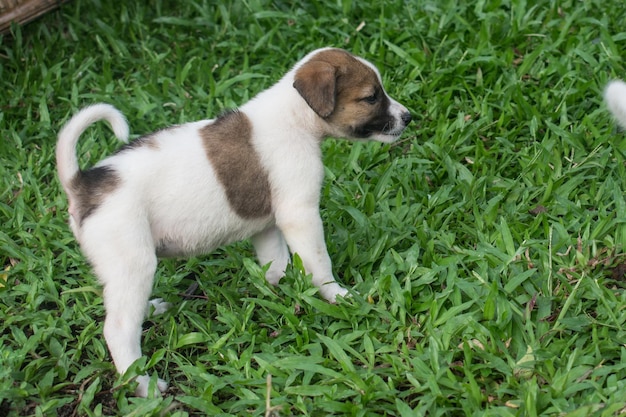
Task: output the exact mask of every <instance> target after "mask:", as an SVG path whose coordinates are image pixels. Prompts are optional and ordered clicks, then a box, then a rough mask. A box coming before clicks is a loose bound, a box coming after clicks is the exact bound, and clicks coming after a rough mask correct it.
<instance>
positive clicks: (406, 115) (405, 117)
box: [400, 112, 413, 126]
mask: <svg viewBox="0 0 626 417" xmlns="http://www.w3.org/2000/svg"><path fill="white" fill-rule="evenodd" d="M400 117H401V118H402V122H404V125H405V126H407V125H408V124H409V123H411V120H413V116H411V113H409V112H406V113H403V114H402V116H400Z"/></svg>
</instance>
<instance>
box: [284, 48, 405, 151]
mask: <svg viewBox="0 0 626 417" xmlns="http://www.w3.org/2000/svg"><path fill="white" fill-rule="evenodd" d="M293 86H294V87H295V89H296V90H297V91H298V93H299V94H300V95H301V96H302V98H304V100H305V101H306V103H307V104H308V105H309V107H310V108H311V109H313V111H314V112H315V113H316V114H317V115H318V116H319V117H321V118H322V119H323V120H324V121H325V123H326V124H327V126H328V132H327V133H328V134H329V135H331V136H338V137H344V138H348V139H373V140H377V141H380V142H385V143H389V142H393V141H395V140H396V139H397V138H398V137H399V136H400V134H401V133H402V131H403V130H404V128H405V127H406V126H407V125H408V124H409V122H410V121H411V113H409V111H408V110H407V109H406V107H404V106H403V105H401V104H400V103H398V102H397V101H395V100H393V99H392V98H391V97H389V96H388V95H387V93H386V92H385V90H384V88H383V86H382V82H381V78H380V74H379V73H378V70H377V69H376V67H374V66H373V65H372V64H370V63H369V62H367V61H365V60H364V59H362V58H359V57H356V56H354V55H352V54H350V53H348V52H346V51H344V50H341V49H323V50H320V51H316V52H313V53H312V54H310V55H309V57H308V58H305V60H304V62H303V64H302V65H301V66H300V67H299V68H297V69H296V73H295V76H294V83H293Z"/></svg>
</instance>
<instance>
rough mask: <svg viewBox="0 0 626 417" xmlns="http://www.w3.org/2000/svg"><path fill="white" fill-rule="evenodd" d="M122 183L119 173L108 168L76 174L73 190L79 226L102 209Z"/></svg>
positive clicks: (97, 168)
mask: <svg viewBox="0 0 626 417" xmlns="http://www.w3.org/2000/svg"><path fill="white" fill-rule="evenodd" d="M120 181H121V180H120V178H119V176H118V175H117V172H115V170H114V169H113V168H111V167H108V166H100V167H94V168H91V169H88V170H86V171H79V172H78V173H77V174H76V176H75V177H74V179H73V180H72V188H73V189H74V193H75V194H76V202H75V204H76V207H77V212H78V220H79V225H82V224H83V222H84V221H85V219H86V218H87V217H89V216H90V215H91V214H92V213H93V212H94V211H95V210H97V209H98V207H100V205H101V204H102V202H103V201H104V199H105V198H106V196H107V195H108V194H110V193H111V192H113V190H115V189H116V188H117V186H118V185H119V183H120Z"/></svg>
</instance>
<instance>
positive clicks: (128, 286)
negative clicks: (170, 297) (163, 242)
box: [88, 228, 167, 397]
mask: <svg viewBox="0 0 626 417" xmlns="http://www.w3.org/2000/svg"><path fill="white" fill-rule="evenodd" d="M110 229H112V230H113V232H111V233H110V234H100V237H101V239H98V242H97V243H96V244H97V245H98V246H97V250H89V251H88V256H89V258H90V260H91V262H92V263H93V266H94V270H95V272H96V274H97V275H98V278H99V279H100V281H101V282H102V284H103V285H104V293H103V295H104V306H105V309H106V318H105V321H104V338H105V339H106V342H107V346H108V347H109V351H110V353H111V357H112V358H113V362H114V364H115V367H116V369H117V371H118V372H119V373H120V374H123V373H124V372H126V370H127V369H128V367H129V366H130V365H131V364H132V363H133V362H134V361H136V360H137V359H139V358H140V357H141V355H142V353H141V331H142V323H143V320H144V317H145V315H146V310H147V306H148V298H149V297H150V294H151V292H152V283H153V280H154V274H155V272H156V265H157V259H156V255H155V253H154V250H153V247H152V243H151V239H150V237H149V236H137V235H136V234H135V233H133V232H138V229H137V228H134V230H132V231H130V232H129V233H123V232H122V233H116V232H115V230H116V229H117V230H128V229H124V228H120V229H118V228H110ZM102 237H105V238H104V239H102ZM92 249H93V248H92ZM137 382H138V386H137V390H136V392H135V394H136V395H137V396H140V397H146V396H147V395H148V385H149V382H150V378H149V377H148V376H147V375H142V376H139V377H138V378H137ZM157 385H158V389H159V391H161V392H163V391H165V390H166V389H167V384H166V383H165V381H162V380H159V381H158V383H157Z"/></svg>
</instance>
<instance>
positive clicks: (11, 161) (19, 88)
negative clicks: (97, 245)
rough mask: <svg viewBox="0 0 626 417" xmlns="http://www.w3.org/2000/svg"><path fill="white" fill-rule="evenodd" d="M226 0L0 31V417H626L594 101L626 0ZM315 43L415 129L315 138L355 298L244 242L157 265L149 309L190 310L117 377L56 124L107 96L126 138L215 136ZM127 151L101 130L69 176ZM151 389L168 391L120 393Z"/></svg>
mask: <svg viewBox="0 0 626 417" xmlns="http://www.w3.org/2000/svg"><path fill="white" fill-rule="evenodd" d="M213 3H214V2H202V1H200V0H197V1H196V0H192V1H186V2H168V1H158V0H155V1H152V2H148V3H144V2H121V3H120V4H115V5H113V3H110V2H102V1H98V0H93V1H86V0H85V1H83V0H75V1H72V2H70V3H68V4H66V5H64V6H63V7H62V9H61V10H60V11H57V12H54V13H51V14H49V15H47V16H46V17H45V18H43V19H41V20H38V21H37V22H34V23H32V24H29V25H27V26H25V27H22V28H18V27H14V28H13V31H12V34H10V35H5V36H3V37H2V38H0V85H1V91H2V92H3V93H2V98H1V99H0V138H1V141H0V158H1V163H0V181H1V185H0V218H1V219H2V224H3V225H4V226H3V227H2V229H0V260H1V261H2V265H1V267H2V270H3V271H2V272H0V342H1V348H0V415H9V416H53V415H59V416H100V415H127V416H139V415H142V416H143V415H158V416H162V415H171V416H187V415H212V416H221V415H253V416H255V415H256V416H260V415H267V416H269V415H274V416H275V415H281V416H283V415H311V416H319V415H346V416H376V415H380V416H403V417H406V416H421V415H428V416H457V415H458V416H462V415H468V416H469V415H471V416H570V417H576V416H590V415H597V416H614V415H620V414H624V413H626V332H625V330H626V324H625V323H626V311H625V309H624V306H625V305H626V293H625V291H624V286H625V284H624V273H625V271H626V268H625V266H626V260H625V259H624V253H625V251H624V248H625V247H626V200H625V198H624V190H626V165H625V162H626V141H625V140H624V134H623V133H621V132H618V131H616V129H615V127H614V123H613V122H612V121H611V120H610V117H609V115H608V114H607V112H606V110H605V109H604V108H603V106H602V103H601V92H602V88H603V86H604V85H605V84H606V82H607V81H608V80H609V79H612V78H616V77H620V76H624V74H626V71H625V66H624V60H623V59H624V57H625V56H626V55H625V54H624V45H625V43H626V32H624V30H625V29H624V27H623V16H624V15H625V13H626V3H624V2H623V1H621V0H604V1H598V0H592V1H587V2H579V1H567V0H564V1H557V2H552V1H548V0H536V1H532V2H529V1H524V0H516V1H506V0H482V1H478V2H473V3H472V2H457V1H452V0H444V1H435V0H424V1H420V2H410V1H400V0H390V1H385V2H353V1H350V0H342V1H340V0H337V1H330V0H327V1H322V0H319V1H316V0H313V1H310V2H297V3H296V4H291V3H290V2H282V1H276V2H268V1H265V0H249V1H242V2H233V4H230V5H229V4H220V5H216V4H213ZM298 3H301V4H298ZM375 3H377V4H375ZM458 3H461V4H458ZM465 3H467V4H465ZM325 45H333V46H339V47H344V48H347V49H350V50H351V51H353V52H355V53H357V54H360V55H363V56H365V57H366V58H368V59H370V60H371V61H373V62H375V63H376V64H377V65H378V66H379V68H380V69H381V71H382V74H383V79H384V83H385V85H386V86H387V89H388V91H389V92H390V94H391V95H393V96H394V97H395V98H396V99H398V100H399V101H401V102H402V103H404V104H405V105H407V106H408V107H409V108H410V109H411V111H412V112H413V114H414V115H415V122H414V124H412V125H411V127H410V129H409V131H408V132H407V133H405V135H404V136H403V139H402V140H401V141H400V142H399V143H396V144H394V145H391V146H390V145H381V144H375V143H368V144H365V143H356V144H354V143H348V142H345V141H337V140H329V141H327V142H325V143H324V145H323V147H324V151H325V164H326V167H327V168H326V181H325V184H324V188H323V190H322V215H323V218H324V222H325V229H326V234H327V242H328V246H329V250H330V253H331V258H332V260H333V263H334V270H335V273H336V275H337V277H338V279H339V280H340V281H341V282H343V283H344V284H345V285H346V286H348V287H350V288H353V289H354V290H355V292H354V296H353V298H352V299H350V300H348V301H344V302H340V303H339V304H337V305H329V304H326V303H325V302H323V301H322V300H321V299H320V297H319V296H318V295H317V294H316V290H315V289H314V288H313V287H312V285H311V284H310V280H307V279H306V276H305V275H304V274H303V273H302V272H301V268H299V267H298V262H297V259H296V262H295V264H296V265H295V267H293V268H292V269H290V270H289V271H288V274H287V277H286V278H285V279H284V280H283V281H281V285H280V286H279V288H273V287H270V286H268V285H267V284H266V283H265V282H264V279H263V271H262V269H261V268H260V267H258V266H256V264H255V262H254V257H253V254H252V251H251V248H250V246H249V244H247V243H245V242H244V243H240V244H236V245H233V246H230V247H226V248H223V249H220V250H219V251H217V252H216V253H214V254H211V255H209V256H205V257H200V258H194V259H189V260H176V261H171V260H170V261H163V262H162V263H161V264H160V267H159V271H158V274H157V278H156V280H157V284H158V285H157V286H156V288H155V290H154V294H155V296H158V297H162V298H164V299H166V300H168V301H170V302H173V303H174V304H175V305H176V307H175V308H173V309H172V310H171V311H170V312H168V313H166V314H165V315H164V316H159V317H155V318H151V319H149V320H147V321H146V325H145V332H144V335H143V347H144V352H145V353H146V355H147V356H146V357H144V358H142V360H140V361H138V362H137V363H136V364H135V366H134V367H133V368H132V369H131V370H130V371H129V374H128V375H126V376H123V377H119V376H117V375H116V374H115V371H114V368H113V366H112V365H111V363H110V359H109V355H108V352H107V349H106V345H105V343H104V339H103V337H102V318H103V314H104V311H103V307H102V301H101V298H100V291H101V290H100V288H99V287H98V285H97V283H96V280H95V278H94V276H93V274H92V273H91V271H90V269H89V267H88V265H86V262H85V260H84V258H83V257H82V255H81V254H80V251H79V249H78V247H77V245H76V243H75V241H74V239H73V237H72V235H71V232H70V230H69V227H68V226H67V225H66V209H67V202H66V200H65V197H64V195H63V194H62V192H61V190H60V187H59V184H58V181H57V179H56V172H55V166H54V156H53V155H54V146H55V141H56V134H57V132H58V131H59V129H60V126H61V125H62V123H63V122H64V121H65V120H66V119H67V118H68V117H69V116H70V115H71V114H72V113H74V112H75V111H76V110H77V109H78V108H80V107H82V106H85V105H87V104H91V103H95V102H100V101H104V102H109V103H112V104H114V105H115V106H116V107H118V108H120V109H121V110H122V111H123V112H124V113H125V114H126V115H127V116H128V119H129V121H130V124H131V131H132V132H133V134H134V135H135V136H139V135H140V134H143V133H147V132H150V131H152V130H155V129H158V128H161V127H165V126H167V125H170V124H173V123H180V122H185V121H192V120H197V119H200V118H205V117H212V116H214V115H215V114H217V113H219V112H221V111H222V110H224V109H228V108H232V107H235V106H236V105H237V104H240V103H243V102H245V101H246V100H248V99H249V98H250V97H252V96H254V94H255V93H256V92H258V91H260V90H262V89H263V88H265V87H267V86H269V85H271V84H272V83H273V82H274V81H276V80H277V79H278V78H279V77H280V76H281V75H282V73H284V72H285V71H286V70H287V69H288V68H289V67H290V66H291V65H292V64H293V63H294V62H295V61H297V59H299V58H300V57H301V56H302V55H303V54H304V53H306V52H308V51H310V50H312V49H314V48H316V47H320V46H325ZM117 146H118V144H117V143H115V142H114V140H113V138H112V135H111V134H110V131H109V130H108V128H107V127H105V126H101V125H98V126H96V127H94V128H92V129H90V130H89V131H88V133H87V134H86V135H85V137H84V138H83V139H82V141H81V145H80V152H81V155H82V157H81V161H83V163H84V164H92V163H94V162H95V161H97V160H99V159H101V158H102V157H103V156H104V155H106V154H108V153H110V152H112V151H113V150H114V149H115V148H116V147H117ZM194 285H197V286H198V288H197V290H195V292H194V293H193V294H192V296H191V297H190V296H186V295H185V292H186V291H187V290H188V289H189V288H193V286H194ZM146 370H147V371H148V372H150V373H155V372H158V373H159V374H160V375H161V376H165V377H166V378H167V379H168V381H169V382H170V387H171V388H170V390H169V391H168V392H167V394H166V395H165V396H163V397H159V398H149V399H138V398H134V397H132V396H131V395H130V394H131V393H132V392H133V384H132V382H129V381H131V379H132V376H133V375H136V374H137V373H143V372H144V371H146ZM269 375H271V383H270V384H268V376H269ZM268 388H269V391H268ZM268 392H269V394H268Z"/></svg>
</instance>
